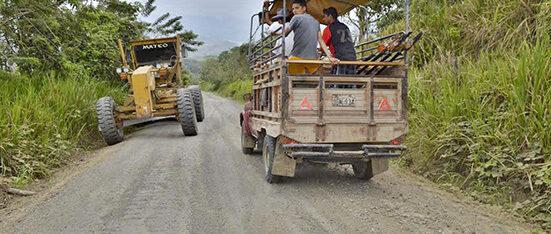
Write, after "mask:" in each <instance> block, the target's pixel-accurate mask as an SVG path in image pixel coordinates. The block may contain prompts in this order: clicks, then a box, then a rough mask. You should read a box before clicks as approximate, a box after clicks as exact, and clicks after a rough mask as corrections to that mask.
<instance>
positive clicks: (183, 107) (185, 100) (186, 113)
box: [176, 89, 197, 136]
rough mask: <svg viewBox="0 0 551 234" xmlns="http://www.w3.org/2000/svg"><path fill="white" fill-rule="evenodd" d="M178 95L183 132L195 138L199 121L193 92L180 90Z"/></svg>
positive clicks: (177, 102) (179, 117)
mask: <svg viewBox="0 0 551 234" xmlns="http://www.w3.org/2000/svg"><path fill="white" fill-rule="evenodd" d="M177 95H178V98H177V101H176V104H177V106H178V114H179V115H178V120H179V121H180V124H181V125H182V131H183V132H184V135H185V136H195V135H197V119H196V115H195V108H194V107H193V97H192V95H191V92H190V91H189V90H187V89H178V93H177Z"/></svg>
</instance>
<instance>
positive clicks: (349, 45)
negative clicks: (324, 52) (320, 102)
mask: <svg viewBox="0 0 551 234" xmlns="http://www.w3.org/2000/svg"><path fill="white" fill-rule="evenodd" d="M338 16H339V14H338V12H337V9H335V8H334V7H329V8H326V9H323V22H324V23H325V24H326V25H327V27H326V28H325V29H324V30H323V35H322V38H323V41H324V42H325V44H327V45H328V46H329V50H330V51H331V53H332V54H333V55H334V56H335V58H337V59H339V60H340V61H356V50H355V49H354V40H352V34H351V33H350V29H349V28H348V26H346V24H343V23H341V22H340V21H339V20H338V19H337V17H338ZM332 73H333V74H336V75H348V74H356V66H354V65H337V66H335V67H333V71H332Z"/></svg>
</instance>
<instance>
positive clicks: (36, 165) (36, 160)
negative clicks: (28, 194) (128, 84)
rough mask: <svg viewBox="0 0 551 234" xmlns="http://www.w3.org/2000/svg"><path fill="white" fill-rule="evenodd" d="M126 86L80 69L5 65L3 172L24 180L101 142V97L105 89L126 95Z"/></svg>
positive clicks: (1, 78)
mask: <svg viewBox="0 0 551 234" xmlns="http://www.w3.org/2000/svg"><path fill="white" fill-rule="evenodd" d="M123 90H124V88H123V87H122V85H120V84H115V83H114V82H107V81H100V80H98V79H94V78H90V77H86V76H80V75H77V74H74V75H65V74H64V75H60V74H56V73H45V74H35V75H30V76H28V75H20V74H15V73H7V72H2V71H0V106H2V111H0V175H2V176H5V177H12V178H13V180H12V181H13V184H14V185H15V186H22V185H25V184H27V183H28V182H30V181H32V180H33V179H34V178H44V177H47V176H48V175H49V174H50V171H51V168H55V167H59V166H61V165H63V164H64V159H66V158H67V157H68V156H70V155H71V153H73V152H75V150H77V149H79V148H86V147H89V146H91V145H94V144H96V142H97V140H98V139H100V138H99V133H98V131H97V127H96V117H95V107H94V106H95V102H96V100H97V99H98V98H99V97H101V96H105V95H111V96H114V97H115V98H117V99H121V98H122V95H123V94H124V92H123Z"/></svg>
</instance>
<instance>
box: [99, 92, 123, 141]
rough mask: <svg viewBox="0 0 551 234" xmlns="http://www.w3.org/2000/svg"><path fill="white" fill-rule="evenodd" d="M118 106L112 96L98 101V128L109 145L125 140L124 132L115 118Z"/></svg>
mask: <svg viewBox="0 0 551 234" xmlns="http://www.w3.org/2000/svg"><path fill="white" fill-rule="evenodd" d="M116 108H117V104H115V101H114V100H113V98H111V97H102V98H100V99H99V100H98V101H97V102H96V112H97V117H98V129H99V132H100V133H101V136H102V137H103V140H104V141H105V143H107V144H108V145H114V144H117V143H119V142H121V141H123V140H124V132H123V130H122V128H119V127H118V126H117V122H116V120H115V109H116Z"/></svg>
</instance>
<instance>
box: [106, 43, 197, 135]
mask: <svg viewBox="0 0 551 234" xmlns="http://www.w3.org/2000/svg"><path fill="white" fill-rule="evenodd" d="M118 47H119V51H120V56H121V60H122V64H123V67H122V68H117V73H118V74H119V76H120V79H122V80H126V81H128V83H129V85H130V89H129V95H128V97H127V98H126V100H125V101H124V103H122V105H117V103H115V101H114V99H113V98H112V97H103V98H101V99H99V100H98V101H97V103H96V110H97V117H98V128H99V131H100V133H101V135H102V136H103V139H104V140H105V142H106V143H107V144H108V145H113V144H117V143H119V142H121V141H123V139H124V132H123V128H124V127H126V126H130V125H134V124H138V123H143V122H146V121H150V120H155V119H157V118H163V117H176V119H177V120H178V121H179V122H180V124H181V125H182V130H183V132H184V135H185V136H195V135H197V122H201V121H203V119H204V117H205V112H204V108H203V97H202V94H201V90H200V89H199V87H198V86H190V87H187V88H184V84H183V81H182V79H181V73H182V59H183V57H184V56H183V50H182V43H181V41H180V38H179V37H171V38H158V39H147V40H136V41H131V42H130V51H129V52H130V53H129V54H130V60H131V61H130V65H129V64H128V62H127V53H126V51H125V49H124V46H123V43H122V41H120V40H119V43H118Z"/></svg>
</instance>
